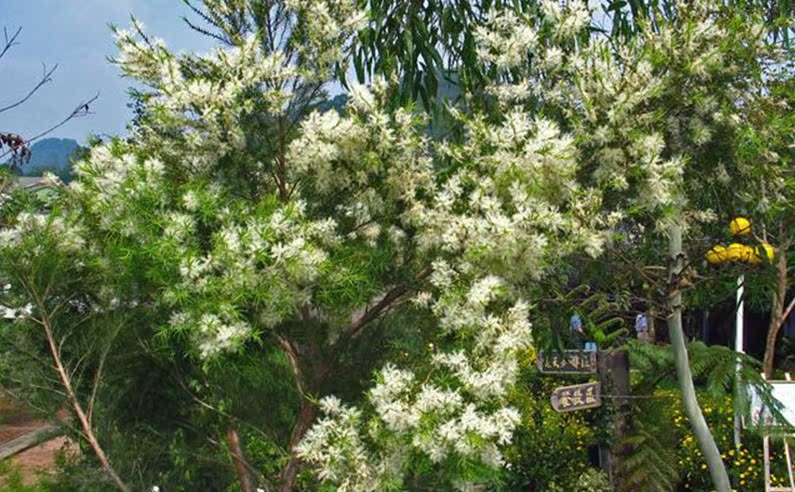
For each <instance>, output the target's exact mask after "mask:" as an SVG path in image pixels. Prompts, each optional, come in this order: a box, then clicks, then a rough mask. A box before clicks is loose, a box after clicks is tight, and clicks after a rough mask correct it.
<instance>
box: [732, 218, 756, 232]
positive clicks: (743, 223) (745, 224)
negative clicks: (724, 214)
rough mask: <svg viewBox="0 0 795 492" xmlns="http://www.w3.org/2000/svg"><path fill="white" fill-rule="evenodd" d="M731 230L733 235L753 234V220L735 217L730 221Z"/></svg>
mask: <svg viewBox="0 0 795 492" xmlns="http://www.w3.org/2000/svg"><path fill="white" fill-rule="evenodd" d="M729 231H731V233H732V235H733V236H747V235H749V234H751V221H749V220H748V219H746V218H745V217H735V219H734V220H732V221H731V222H730V223H729Z"/></svg>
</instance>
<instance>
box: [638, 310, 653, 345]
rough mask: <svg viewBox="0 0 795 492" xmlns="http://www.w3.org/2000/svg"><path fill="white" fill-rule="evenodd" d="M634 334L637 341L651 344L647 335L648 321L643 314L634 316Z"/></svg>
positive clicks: (648, 334)
mask: <svg viewBox="0 0 795 492" xmlns="http://www.w3.org/2000/svg"><path fill="white" fill-rule="evenodd" d="M635 333H636V334H637V336H638V340H640V341H641V342H645V343H651V341H652V340H651V336H650V333H649V320H648V318H646V315H645V314H644V313H640V314H638V315H637V316H635Z"/></svg>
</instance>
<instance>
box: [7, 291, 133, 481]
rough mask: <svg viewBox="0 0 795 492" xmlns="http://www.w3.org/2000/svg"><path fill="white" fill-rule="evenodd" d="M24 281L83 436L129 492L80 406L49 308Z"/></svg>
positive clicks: (109, 471)
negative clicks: (57, 340) (58, 344)
mask: <svg viewBox="0 0 795 492" xmlns="http://www.w3.org/2000/svg"><path fill="white" fill-rule="evenodd" d="M20 280H21V281H22V285H23V286H24V287H25V290H27V292H28V294H30V296H31V297H33V299H34V302H35V304H36V308H37V310H38V311H39V316H40V318H39V319H36V318H33V319H34V320H35V321H36V322H37V323H38V324H39V325H41V327H42V328H43V329H44V335H45V338H46V340H47V346H48V348H49V350H50V356H51V357H52V361H53V364H54V366H55V367H54V368H55V371H56V373H57V374H58V377H59V379H60V381H61V385H62V386H63V388H64V392H65V393H66V397H67V400H68V401H69V404H70V405H71V406H72V411H73V412H74V413H75V415H76V416H77V419H78V420H79V421H80V426H81V427H82V430H83V435H84V436H85V438H86V440H87V441H88V444H89V445H90V446H91V449H92V450H93V451H94V454H95V455H96V457H97V459H98V460H99V462H100V464H101V465H102V468H103V469H104V470H105V473H107V474H108V476H109V477H110V478H111V480H112V481H113V483H114V484H115V485H116V487H117V488H118V489H119V490H121V491H122V492H129V491H130V489H129V487H127V485H126V484H125V483H124V481H122V479H121V477H119V475H118V473H116V470H115V469H114V468H113V465H111V463H110V460H109V459H108V456H107V455H106V454H105V450H104V449H103V448H102V446H101V445H100V443H99V440H98V439H97V437H96V435H95V434H94V430H93V428H92V427H91V424H90V423H89V421H88V418H87V417H86V413H85V412H84V411H83V406H82V405H81V404H80V400H78V398H77V394H76V393H75V390H74V388H73V387H72V381H71V379H70V378H69V375H68V373H67V371H66V368H65V367H64V365H63V361H62V359H61V353H60V351H59V349H58V347H57V346H56V345H55V337H54V335H53V330H52V324H51V320H50V317H49V314H48V312H47V306H46V305H45V303H44V300H43V299H42V298H41V297H40V296H39V294H38V292H37V291H36V290H35V289H34V288H33V286H32V285H31V284H30V283H29V282H28V281H27V279H25V278H20Z"/></svg>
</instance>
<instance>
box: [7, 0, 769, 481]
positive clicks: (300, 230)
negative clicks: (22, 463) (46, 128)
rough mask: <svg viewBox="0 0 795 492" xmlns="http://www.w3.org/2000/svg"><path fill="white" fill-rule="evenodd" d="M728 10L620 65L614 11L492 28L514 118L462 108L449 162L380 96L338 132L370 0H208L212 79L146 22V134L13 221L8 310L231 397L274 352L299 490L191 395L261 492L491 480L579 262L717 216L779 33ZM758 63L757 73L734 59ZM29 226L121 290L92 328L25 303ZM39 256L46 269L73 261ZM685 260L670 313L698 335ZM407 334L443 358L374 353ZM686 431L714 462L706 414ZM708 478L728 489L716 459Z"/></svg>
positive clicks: (511, 20) (692, 18)
mask: <svg viewBox="0 0 795 492" xmlns="http://www.w3.org/2000/svg"><path fill="white" fill-rule="evenodd" d="M705 4H706V2H704V3H696V4H695V5H694V6H692V7H689V6H687V5H685V4H681V5H679V12H680V13H679V14H678V15H677V16H676V17H674V18H672V19H671V20H670V22H668V23H665V24H664V25H662V26H661V27H659V28H658V29H657V30H649V31H648V32H644V35H643V36H640V37H639V38H637V39H635V40H633V41H628V42H626V44H619V45H617V46H615V47H613V46H611V44H610V43H609V42H608V40H606V39H605V38H602V37H599V36H594V37H589V36H587V35H585V34H584V33H585V30H586V28H587V27H588V26H589V24H590V23H591V12H590V11H589V10H588V9H587V8H586V7H585V6H584V5H583V4H580V3H576V2H571V3H567V4H566V5H563V6H562V5H561V4H559V3H557V2H553V1H544V2H541V8H540V9H538V10H537V11H534V12H533V13H532V14H527V15H526V16H525V15H518V14H516V13H513V12H511V11H502V12H500V11H495V12H492V13H490V14H489V16H488V18H487V19H486V20H485V21H484V23H483V24H482V25H480V26H479V27H478V28H477V29H476V31H475V32H476V38H477V54H478V59H479V62H480V63H482V64H483V65H484V66H485V67H487V68H488V70H489V71H490V72H491V73H493V74H495V75H494V78H493V81H492V82H493V83H491V84H490V85H489V87H488V92H487V95H488V97H490V98H492V99H493V103H494V107H497V108H499V111H497V112H481V111H475V110H466V109H465V108H458V109H455V108H451V114H452V116H453V118H454V121H455V124H456V129H457V130H458V131H457V132H456V135H460V137H457V138H451V139H448V140H440V141H431V140H430V139H429V137H428V136H427V133H426V127H425V125H424V123H425V122H424V121H423V118H422V117H421V116H419V115H418V114H417V113H415V112H413V111H412V110H411V108H410V107H402V106H400V105H399V104H396V103H395V99H394V98H393V95H394V94H395V93H396V91H397V90H398V89H397V88H396V87H395V84H393V83H391V82H387V81H385V80H382V79H376V80H373V83H372V86H371V87H369V88H367V87H364V86H361V85H352V86H351V87H350V91H349V96H350V100H349V103H348V104H347V106H346V107H345V108H344V110H343V111H342V112H341V113H340V112H337V111H335V110H327V111H323V110H322V109H321V108H320V106H319V103H320V102H321V100H322V96H323V94H324V93H323V89H324V87H325V86H326V85H327V84H328V83H329V82H330V81H331V80H332V79H333V74H334V72H335V70H336V69H341V71H344V70H345V63H344V62H345V56H344V53H345V50H346V47H347V46H348V43H349V40H350V38H351V36H352V35H353V34H354V33H356V32H357V31H358V30H359V29H361V28H362V26H364V25H365V23H366V21H367V15H366V13H365V12H362V11H360V10H359V9H358V8H357V6H356V5H355V4H354V2H353V1H352V0H348V1H345V0H337V1H331V0H288V1H285V2H254V1H250V2H249V1H244V0H205V1H204V2H203V6H202V7H201V8H199V7H196V9H197V11H198V12H200V13H201V15H202V16H203V17H204V19H205V20H207V22H208V23H209V25H210V26H211V27H210V28H208V30H207V33H208V34H210V35H212V36H214V37H216V38H217V39H218V40H219V41H220V42H221V43H222V47H220V48H219V49H217V50H216V51H215V52H213V53H210V54H205V55H201V56H197V55H192V54H188V55H179V56H178V55H175V54H174V53H172V52H170V51H169V50H168V49H167V48H166V47H165V45H164V44H163V43H162V41H159V40H157V39H155V38H151V37H149V36H148V35H146V34H145V32H144V30H143V27H142V26H141V25H140V24H138V23H135V24H134V25H133V28H132V29H131V30H129V31H125V30H118V31H117V40H118V45H119V49H120V53H121V54H120V55H119V58H118V60H117V63H118V64H119V66H120V67H121V69H122V71H123V73H124V74H125V75H127V76H129V77H131V78H133V79H135V80H137V81H138V82H140V83H142V84H144V85H146V86H147V87H148V90H147V91H144V92H143V93H141V95H140V99H139V102H140V114H139V118H138V119H137V121H136V125H135V126H134V127H133V128H132V129H131V137H130V139H128V140H121V139H118V140H114V141H112V142H108V143H104V144H101V145H98V146H96V147H95V148H94V149H92V151H91V153H90V155H89V156H88V157H87V158H86V159H85V160H84V161H83V162H81V163H80V164H78V166H77V169H76V175H77V178H78V179H77V180H76V181H75V182H74V183H73V184H71V186H70V188H69V194H68V196H67V197H66V198H65V199H64V201H63V203H61V204H60V205H59V206H58V207H56V208H55V209H54V210H53V213H52V214H51V215H50V216H49V218H46V219H45V218H42V217H35V216H28V215H21V216H16V217H12V218H11V219H10V221H11V223H12V224H15V228H13V229H10V230H8V231H5V233H4V234H5V235H4V240H3V243H2V248H3V251H5V252H6V255H5V258H7V259H8V261H5V262H4V264H3V269H4V271H5V272H6V273H5V274H6V276H7V277H8V278H10V279H17V280H16V281H15V282H12V285H11V289H10V292H9V293H7V295H9V296H13V297H14V302H16V303H28V302H31V303H32V304H33V305H34V306H35V309H34V310H33V312H32V313H31V317H34V318H35V317H36V316H41V313H42V312H44V308H45V307H46V306H48V305H50V304H48V303H51V305H52V306H53V307H55V306H58V312H69V310H70V309H75V310H77V309H82V310H87V311H90V312H92V313H94V314H93V316H94V317H97V318H99V319H104V318H109V317H114V319H127V320H132V319H143V320H145V325H146V326H147V327H148V328H149V329H152V328H153V331H154V332H155V334H154V336H153V340H147V341H146V342H145V343H146V344H150V343H151V344H152V345H153V348H152V351H153V352H156V353H158V356H159V357H160V360H161V362H162V360H163V359H165V360H166V361H167V362H168V363H173V364H174V365H179V366H180V367H182V368H183V369H187V370H189V371H191V374H192V378H193V380H192V381H191V382H190V384H188V385H185V386H186V387H187V386H190V388H187V389H186V391H192V392H199V393H201V392H202V391H205V390H206V393H207V394H209V393H211V392H212V391H217V392H221V391H222V390H224V389H225V388H218V387H215V388H212V389H211V390H209V389H208V388H210V387H211V386H212V385H213V384H214V383H213V382H214V381H216V380H215V379H214V378H215V377H216V375H217V374H218V373H219V372H230V373H233V374H236V371H235V365H236V364H238V363H239V361H240V358H239V357H240V356H243V355H245V356H251V357H257V356H260V357H261V358H263V359H265V358H267V357H268V356H269V354H271V353H273V352H277V353H278V354H279V355H278V361H279V364H277V366H276V367H273V366H272V367H269V369H268V370H269V371H271V373H272V374H281V372H279V371H280V369H281V367H282V365H286V366H287V367H289V370H290V373H291V376H292V381H291V383H290V386H291V388H290V399H289V400H288V401H290V402H292V401H295V402H296V405H295V408H293V409H292V413H291V415H294V419H292V422H291V424H292V430H291V432H290V434H289V436H283V438H281V437H282V436H279V433H278V429H266V431H268V432H263V436H264V437H263V439H267V440H269V441H271V442H272V443H273V444H274V445H275V447H277V448H281V449H283V452H282V456H281V458H282V461H281V464H282V466H281V469H280V471H279V472H278V477H268V476H265V477H255V476H253V474H252V467H251V466H250V464H249V463H248V462H247V458H246V456H245V449H243V446H241V445H240V439H239V438H238V436H237V431H236V427H237V426H238V424H239V423H240V419H238V418H236V417H235V416H234V415H232V414H230V413H229V412H227V411H225V410H224V409H223V408H218V406H217V405H216V406H213V405H212V404H210V403H207V402H206V398H205V397H207V394H200V395H194V396H195V400H196V401H197V402H198V404H199V405H201V406H202V407H203V408H210V409H212V410H213V411H214V412H215V413H217V414H218V415H222V416H223V417H224V418H225V419H226V421H225V425H226V428H225V429H224V430H223V435H225V436H226V439H227V441H228V444H229V446H228V450H229V453H230V455H231V456H232V461H233V463H234V465H235V469H236V473H237V476H238V480H239V482H240V484H241V487H242V488H243V489H244V490H251V489H252V488H253V487H254V485H253V483H254V482H255V481H260V482H262V483H263V484H264V485H267V486H268V487H269V488H270V487H271V486H273V487H278V488H279V489H280V490H285V491H287V490H294V489H295V488H296V486H297V483H298V481H299V472H300V470H301V469H302V468H303V467H304V465H305V464H306V463H308V464H310V465H312V466H313V467H314V468H315V469H316V470H317V475H316V476H317V478H318V479H319V480H320V481H321V482H323V483H324V484H326V485H328V486H329V487H333V488H334V489H335V490H337V489H338V490H390V489H400V488H406V487H412V486H415V485H416V486H421V485H426V486H429V487H432V488H436V489H449V488H451V487H457V488H461V489H466V488H467V487H469V486H470V485H472V484H475V483H486V482H488V481H489V480H491V479H494V478H496V476H497V475H496V474H497V473H498V470H499V468H500V467H501V466H502V465H503V464H504V461H505V460H504V458H503V456H502V454H501V451H500V448H501V446H503V445H505V444H507V443H509V442H510V440H511V436H512V432H513V430H514V428H515V427H516V425H517V423H518V422H519V420H520V418H521V416H520V415H519V414H518V412H517V411H516V410H514V409H512V408H511V407H510V406H509V405H508V404H507V399H508V398H507V397H508V396H509V394H510V392H511V391H512V389H513V386H514V383H515V381H516V377H517V372H518V367H519V365H518V362H517V356H518V355H519V354H520V353H522V352H523V351H524V350H525V349H526V348H528V347H529V346H530V345H531V344H532V329H531V324H530V319H531V316H532V310H531V308H530V305H531V304H530V303H531V302H532V300H533V299H532V297H533V293H535V292H539V291H543V290H544V283H545V282H549V281H550V278H552V277H551V276H550V274H552V273H555V274H557V273H559V267H560V265H565V264H567V262H568V259H570V258H571V257H572V256H575V255H578V256H582V255H587V256H590V257H596V256H598V255H600V254H601V253H602V252H603V251H604V249H605V248H606V247H608V246H609V245H610V242H609V241H610V240H611V238H612V236H613V235H614V234H615V231H618V230H621V227H620V226H619V224H621V223H622V221H624V223H626V221H630V222H633V224H634V223H640V222H642V221H641V220H638V217H644V218H645V219H646V223H650V233H657V232H660V231H666V230H669V229H670V230H671V231H672V234H671V236H672V237H673V238H674V241H673V243H674V244H676V241H675V238H676V237H677V231H680V232H679V233H681V228H682V226H684V225H688V221H689V220H690V219H691V218H692V217H702V216H709V214H708V213H703V212H704V211H703V210H698V209H695V208H694V207H691V206H690V202H689V201H688V191H689V190H688V187H687V183H688V181H687V180H686V179H684V178H683V177H686V176H687V175H688V173H689V172H692V173H696V174H697V173H698V172H699V169H698V167H697V166H696V165H695V164H694V162H697V159H698V157H699V156H700V154H699V150H698V149H699V148H701V146H703V145H706V144H707V143H709V142H711V141H712V138H713V136H714V135H715V132H716V131H718V130H721V131H722V130H723V129H724V128H727V127H731V124H732V118H731V117H730V116H731V111H732V109H733V108H734V107H735V106H736V103H737V95H738V92H737V91H738V90H739V89H740V87H739V84H737V85H736V84H735V83H736V82H737V83H738V82H739V81H740V79H739V77H738V76H737V75H736V70H738V69H739V68H742V67H741V66H740V65H738V64H737V63H736V62H737V60H738V59H741V58H742V57H743V56H744V55H749V56H750V55H753V54H755V53H756V51H755V50H761V48H760V46H762V45H761V44H760V38H761V36H762V34H763V32H762V29H761V28H759V26H758V24H755V23H749V24H748V26H747V27H737V26H736V25H733V24H732V25H724V22H730V21H731V20H734V18H728V17H726V18H724V17H722V16H720V15H717V14H715V13H713V12H711V11H710V10H709V9H708V8H706V6H705ZM735 44H741V45H743V46H745V50H747V51H743V50H738V54H737V55H731V53H730V52H729V51H727V49H726V48H725V47H726V46H731V47H734V46H735ZM750 58H753V56H750ZM743 73H745V72H743ZM683 84H684V85H683ZM683 86H684V87H687V88H688V89H689V90H688V92H687V93H685V94H684V95H683V96H680V95H678V94H677V91H678V90H679V88H680V87H683ZM716 87H724V89H723V90H722V92H718V93H714V91H715V89H716ZM470 109H471V108H470ZM686 129H689V130H687V131H686ZM698 212H701V213H698ZM31 231H35V233H36V234H41V235H43V237H46V238H48V241H50V242H51V243H52V245H53V248H54V250H55V251H56V252H57V255H58V256H57V257H58V258H61V259H62V260H61V261H60V262H59V263H58V264H59V265H66V266H68V268H69V270H68V278H69V279H84V278H85V279H87V278H89V277H88V276H89V273H90V272H95V270H92V268H98V269H99V271H100V272H101V275H96V274H93V275H91V276H90V279H91V282H83V283H82V284H81V285H82V288H83V289H88V290H87V292H86V293H85V295H83V296H82V297H81V299H80V303H78V304H77V305H75V306H72V305H71V304H68V303H67V304H63V302H62V301H63V299H64V298H65V297H64V296H68V294H67V293H66V292H65V291H53V290H52V289H49V288H47V286H46V285H42V286H38V287H36V286H35V285H34V286H33V287H25V286H23V285H21V280H20V276H19V275H18V274H17V273H18V271H19V270H18V264H17V263H16V262H15V261H13V259H14V258H19V257H20V256H21V255H22V253H21V251H22V250H23V248H25V247H26V246H30V244H31V241H32V240H31V239H30V237H32V236H31V234H33V232H31ZM48 244H49V243H48ZM75 244H80V245H85V247H84V248H82V249H79V251H80V254H81V255H87V257H83V256H78V255H77V251H78V249H77V248H75ZM30 250H31V251H26V253H25V254H26V256H25V258H26V261H27V262H28V263H27V264H31V265H40V264H42V263H37V262H43V261H44V260H45V259H47V258H49V257H50V256H51V255H50V256H48V255H47V254H45V252H44V251H43V250H41V249H37V248H30ZM674 253H675V254H674V255H673V257H674V258H673V260H672V261H671V267H670V272H671V282H670V285H671V286H672V288H671V290H670V292H667V294H668V295H669V297H670V306H669V308H670V311H669V312H670V319H672V320H673V321H672V324H671V333H672V334H673V335H677V334H678V335H680V336H681V323H680V324H679V325H677V324H676V320H677V319H678V316H679V315H680V314H679V313H680V310H681V305H680V304H679V303H678V302H677V299H678V297H677V296H678V294H679V292H680V291H681V290H680V281H681V278H682V277H683V275H682V271H683V270H682V257H681V256H680V255H679V253H678V252H674ZM36 271H40V270H38V269H36ZM54 271H56V270H52V272H54ZM31 296H32V297H34V298H35V297H38V298H39V299H40V300H41V303H33V302H32V301H31V300H30V299H29V298H30V297H31ZM34 300H35V299H34ZM18 305H22V304H18ZM47 312H51V311H47ZM406 319H411V320H412V323H415V324H416V326H417V327H419V328H420V329H419V330H417V331H416V332H415V333H414V336H415V337H417V338H421V339H423V340H427V341H428V342H429V343H428V345H427V346H424V347H422V350H419V351H414V352H412V353H409V352H405V353H404V354H403V355H405V354H408V357H403V358H399V357H397V354H396V353H394V352H392V351H387V354H386V355H389V356H390V357H388V358H387V357H383V356H382V354H381V353H379V349H380V348H379V347H377V346H362V345H361V344H359V343H357V342H358V341H359V340H361V339H363V338H366V337H367V334H368V332H369V331H372V330H376V329H379V328H380V329H381V331H380V332H379V334H380V336H381V337H384V338H386V339H391V338H392V337H395V335H396V333H395V332H397V331H398V330H400V329H406V327H405V326H403V327H402V328H401V324H405V320H406ZM401 321H402V323H401ZM25 322H26V321H25V320H24V319H23V320H21V321H20V323H25ZM125 326H129V327H130V329H133V326H135V327H136V329H139V328H140V324H137V325H134V324H133V323H132V322H129V323H128V325H125ZM384 328H386V329H384ZM392 330H394V332H393V331H392ZM677 330H678V331H677ZM141 333H148V332H146V331H141ZM676 341H677V342H682V340H681V339H677V340H676ZM365 345H366V344H365ZM164 348H165V349H164ZM676 348H677V350H678V354H679V362H680V364H679V366H678V368H679V370H680V371H681V381H682V385H683V388H684V392H685V395H686V396H691V393H692V380H691V379H690V378H689V373H688V372H687V371H688V367H687V360H686V351H685V349H684V345H683V343H678V344H677V345H676ZM161 354H165V355H161ZM350 359H356V361H357V362H358V363H359V365H364V366H365V370H366V371H375V373H376V381H375V383H374V385H372V386H369V385H368V386H369V387H368V388H367V389H364V390H362V391H356V392H355V393H354V394H350V393H351V392H350V387H348V388H344V389H347V390H348V394H347V395H346V398H345V401H343V400H342V399H341V398H339V397H337V396H332V395H329V393H332V392H333V391H332V390H334V389H339V387H338V386H337V382H338V381H339V380H340V379H342V378H344V377H345V376H346V372H348V371H349V370H350V369H349V368H350V367H351V364H350ZM241 372H242V371H241ZM272 374H269V375H272ZM240 377H241V378H243V377H245V375H244V374H243V375H241V376H240ZM688 385H689V386H688ZM343 392H344V391H340V393H343ZM233 396H237V397H240V398H242V395H240V394H237V395H233ZM273 404H274V405H276V404H278V402H274V403H273ZM318 408H319V409H320V410H321V411H322V417H321V418H320V419H317V412H318ZM687 409H688V412H689V416H690V417H691V420H692V422H693V423H694V425H696V426H697V429H698V430H700V432H699V433H697V435H698V437H699V439H700V443H701V444H702V445H703V446H702V449H704V453H705V455H708V456H712V455H710V454H709V453H710V452H711V451H713V449H712V448H714V443H713V444H712V445H711V446H712V447H711V448H710V436H709V430H708V429H705V427H704V426H702V427H698V426H699V425H700V424H702V423H703V418H700V412H699V410H698V406H697V404H695V401H694V400H693V399H690V400H688V406H687ZM219 434H220V433H219ZM274 436H275V437H274ZM710 466H711V467H712V468H713V472H714V473H713V475H714V476H715V477H716V483H717V484H718V485H717V486H718V488H719V489H720V490H722V491H723V490H725V488H724V484H723V482H722V481H721V476H720V468H721V466H722V465H721V464H720V458H719V457H718V462H717V463H715V462H714V461H710ZM724 474H725V472H724ZM121 487H123V484H122V485H121Z"/></svg>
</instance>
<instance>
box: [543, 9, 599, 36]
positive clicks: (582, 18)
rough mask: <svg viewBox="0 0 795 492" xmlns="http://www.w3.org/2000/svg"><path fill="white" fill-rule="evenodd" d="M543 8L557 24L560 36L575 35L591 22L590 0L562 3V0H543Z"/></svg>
mask: <svg viewBox="0 0 795 492" xmlns="http://www.w3.org/2000/svg"><path fill="white" fill-rule="evenodd" d="M541 8H542V9H543V11H544V15H545V16H546V17H547V18H548V19H549V20H550V21H551V22H552V23H553V25H554V26H555V34H556V36H558V37H559V38H571V37H574V36H576V35H577V34H579V33H580V32H582V30H583V29H585V28H586V27H587V26H588V25H589V24H590V23H591V12H590V11H589V10H588V2H581V1H579V0H565V1H564V2H563V5H561V2H560V0H542V1H541Z"/></svg>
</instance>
